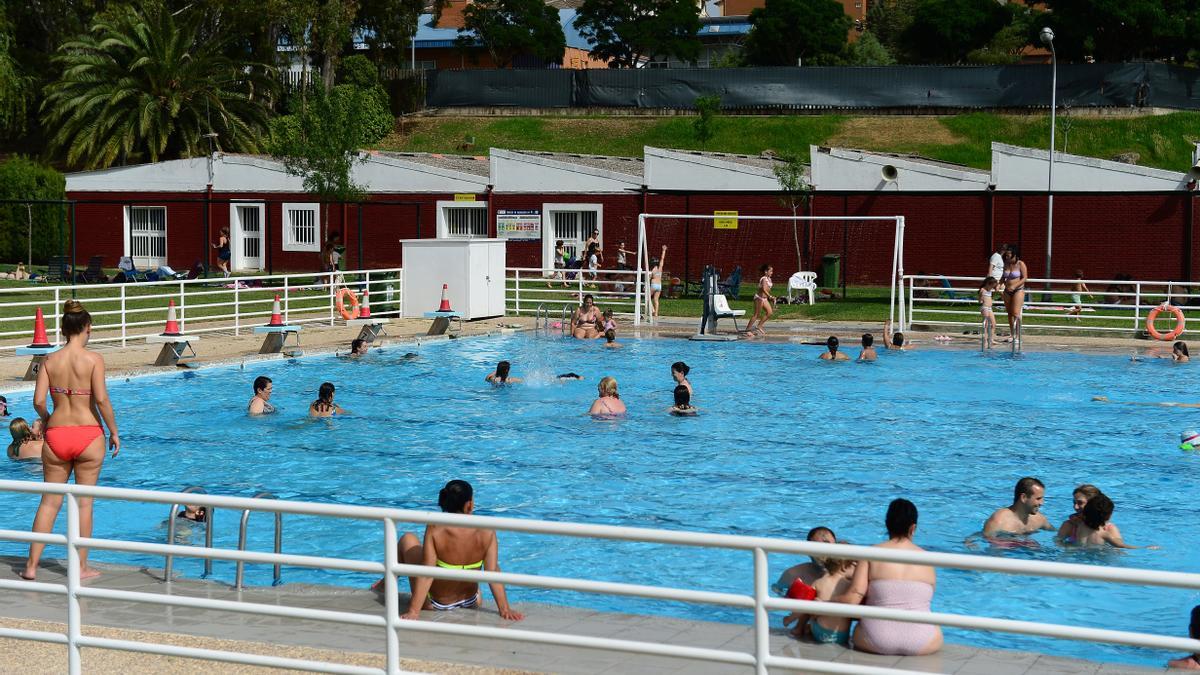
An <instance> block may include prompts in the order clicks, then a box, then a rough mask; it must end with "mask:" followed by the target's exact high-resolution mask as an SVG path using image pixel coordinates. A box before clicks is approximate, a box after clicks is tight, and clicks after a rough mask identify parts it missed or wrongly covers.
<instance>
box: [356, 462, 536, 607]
mask: <svg viewBox="0 0 1200 675" xmlns="http://www.w3.org/2000/svg"><path fill="white" fill-rule="evenodd" d="M438 506H440V507H441V508H442V511H443V512H445V513H460V514H463V515H467V516H469V515H471V514H472V513H473V512H474V511H475V494H474V490H473V489H472V488H471V484H470V483H468V482H466V481H465V480H452V481H450V482H449V483H446V487H444V488H442V491H441V493H439V494H438ZM397 557H398V558H399V559H400V561H401V562H403V563H405V564H407V565H426V566H428V567H441V568H443V569H450V570H486V571H488V572H499V571H500V562H499V560H500V544H499V541H498V540H497V538H496V533H495V532H494V531H492V530H484V529H479V528H473V527H459V526H452V525H428V526H427V527H426V528H425V540H424V542H422V541H421V540H420V539H417V535H415V534H413V533H411V532H405V533H404V536H402V537H401V538H400V542H399V553H398V556H397ZM383 583H384V582H383V580H380V581H378V582H376V584H375V586H373V587H372V588H374V589H375V590H382V589H383ZM408 584H409V587H410V589H411V591H412V600H411V602H410V603H409V605H408V611H407V612H405V613H404V614H403V615H401V617H400V618H401V619H418V618H420V616H421V610H423V609H437V610H443V611H444V610H451V609H458V608H469V607H478V606H479V604H480V594H479V584H478V583H477V582H473V581H458V580H450V579H432V578H430V577H409V579H408ZM488 587H489V588H491V590H492V596H493V597H495V598H496V610H497V611H498V612H499V614H500V618H502V619H505V620H508V621H520V620H521V619H524V618H525V615H524V614H522V613H521V612H518V611H517V610H515V609H513V608H512V607H511V606H510V605H509V604H508V594H507V593H506V592H505V591H504V584H488Z"/></svg>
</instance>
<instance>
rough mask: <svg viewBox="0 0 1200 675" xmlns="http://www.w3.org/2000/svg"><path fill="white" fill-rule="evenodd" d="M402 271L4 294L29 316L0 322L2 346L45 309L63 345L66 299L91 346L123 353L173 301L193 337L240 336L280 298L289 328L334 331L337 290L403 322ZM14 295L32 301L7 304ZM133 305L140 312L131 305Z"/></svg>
mask: <svg viewBox="0 0 1200 675" xmlns="http://www.w3.org/2000/svg"><path fill="white" fill-rule="evenodd" d="M401 271H402V270H401V268H399V267H393V268H380V269H363V270H346V271H340V270H339V271H334V272H302V273H296V274H275V275H255V276H231V277H224V278H220V277H213V278H207V279H181V280H171V281H144V282H128V283H121V284H87V285H77V286H70V285H64V286H41V285H36V284H30V285H27V286H16V287H11V288H0V306H3V307H5V308H22V307H24V308H27V313H22V314H21V315H20V316H0V342H3V344H0V352H3V351H5V350H12V349H16V348H17V347H22V346H24V345H25V344H27V343H28V340H29V339H31V338H32V337H33V314H34V310H35V309H36V308H37V307H41V308H42V311H43V312H44V313H45V315H46V328H47V329H48V330H50V331H52V332H53V340H54V342H56V343H58V342H61V341H62V335H61V332H60V329H59V325H58V318H59V317H58V313H59V308H60V307H61V306H62V302H63V301H65V300H66V299H68V298H78V299H80V300H81V301H82V302H83V303H84V305H85V306H86V307H87V308H88V312H89V313H90V314H91V315H92V318H93V321H94V324H93V334H92V338H91V341H92V342H93V343H119V344H120V345H121V346H122V347H124V346H126V345H127V344H128V343H129V341H130V340H139V339H144V338H146V337H147V336H151V335H158V334H159V333H161V332H162V326H163V322H164V320H165V318H166V309H167V302H168V301H170V300H174V301H175V305H176V311H177V312H178V317H179V326H180V330H181V331H182V332H185V333H188V334H197V333H209V332H215V331H226V332H228V331H232V332H233V334H234V335H240V334H241V333H242V332H243V331H245V330H246V329H248V328H251V327H253V326H255V325H259V324H263V323H266V321H267V320H268V318H269V317H270V316H271V307H272V303H273V302H274V296H275V294H278V295H279V296H280V297H279V299H280V303H281V304H282V310H283V317H284V320H285V321H287V322H288V323H292V324H301V323H327V324H328V325H330V326H332V325H336V323H337V322H338V321H340V320H341V319H340V317H339V316H338V314H337V311H336V309H335V307H334V296H335V294H336V293H337V291H338V289H339V288H352V289H356V290H363V289H366V290H370V291H371V293H372V295H373V297H374V298H375V299H374V303H375V304H374V306H373V307H372V314H373V315H378V316H383V317H386V316H399V315H400V309H399V308H400V303H401V294H402V293H403V291H404V289H403V282H402V280H401ZM249 284H256V285H253V286H251V285H249ZM376 294H378V295H376ZM246 296H250V297H246ZM14 297H20V298H26V297H33V298H35V299H33V300H24V299H22V300H18V301H13V302H10V301H9V300H8V299H9V298H14ZM381 298H382V299H381ZM135 304H136V305H137V306H132V305H135ZM388 305H393V307H392V308H389V307H387V306H388Z"/></svg>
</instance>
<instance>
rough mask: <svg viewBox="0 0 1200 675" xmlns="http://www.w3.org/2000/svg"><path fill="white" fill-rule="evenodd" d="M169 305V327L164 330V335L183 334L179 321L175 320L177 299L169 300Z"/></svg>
mask: <svg viewBox="0 0 1200 675" xmlns="http://www.w3.org/2000/svg"><path fill="white" fill-rule="evenodd" d="M167 302H168V303H169V304H168V305H167V327H166V329H164V330H163V332H162V334H163V335H169V336H175V335H181V334H182V333H180V332H179V322H178V321H176V320H175V301H174V300H168V301H167Z"/></svg>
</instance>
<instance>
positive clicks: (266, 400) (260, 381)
mask: <svg viewBox="0 0 1200 675" xmlns="http://www.w3.org/2000/svg"><path fill="white" fill-rule="evenodd" d="M274 387H275V385H273V384H271V378H269V377H267V376H266V375H259V376H258V377H256V378H254V397H253V398H251V399H250V402H249V403H248V404H246V412H248V413H249V414H251V415H269V414H271V413H273V412H275V406H273V405H271V390H272V389H274Z"/></svg>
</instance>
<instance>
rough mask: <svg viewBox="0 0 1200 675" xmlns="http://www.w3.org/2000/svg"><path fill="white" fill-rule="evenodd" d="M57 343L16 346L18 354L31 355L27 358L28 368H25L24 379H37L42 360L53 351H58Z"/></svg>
mask: <svg viewBox="0 0 1200 675" xmlns="http://www.w3.org/2000/svg"><path fill="white" fill-rule="evenodd" d="M58 350H59V347H58V345H51V346H49V347H17V355H18V356H26V355H28V356H32V357H33V358H31V359H29V368H27V369H26V370H25V381H26V382H32V381H33V380H36V379H37V374H38V371H39V370H41V369H42V362H43V361H45V360H46V357H47V356H50V355H51V354H53V353H54V352H56V351H58Z"/></svg>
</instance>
